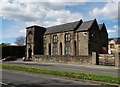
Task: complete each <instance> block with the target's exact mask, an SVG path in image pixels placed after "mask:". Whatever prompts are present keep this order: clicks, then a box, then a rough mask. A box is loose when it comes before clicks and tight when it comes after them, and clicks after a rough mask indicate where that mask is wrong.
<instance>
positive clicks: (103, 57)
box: [99, 54, 115, 65]
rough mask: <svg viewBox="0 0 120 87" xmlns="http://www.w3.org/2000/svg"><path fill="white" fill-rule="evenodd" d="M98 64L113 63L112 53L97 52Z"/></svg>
mask: <svg viewBox="0 0 120 87" xmlns="http://www.w3.org/2000/svg"><path fill="white" fill-rule="evenodd" d="M99 64H101V65H115V55H113V54H99Z"/></svg>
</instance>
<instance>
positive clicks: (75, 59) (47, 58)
mask: <svg viewBox="0 0 120 87" xmlns="http://www.w3.org/2000/svg"><path fill="white" fill-rule="evenodd" d="M33 61H37V62H48V63H71V64H72V63H73V64H91V63H92V59H91V56H64V55H59V56H58V55H57V56H55V55H54V56H53V55H34V57H33Z"/></svg>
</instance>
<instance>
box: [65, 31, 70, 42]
mask: <svg viewBox="0 0 120 87" xmlns="http://www.w3.org/2000/svg"><path fill="white" fill-rule="evenodd" d="M65 41H70V34H69V33H68V34H65Z"/></svg>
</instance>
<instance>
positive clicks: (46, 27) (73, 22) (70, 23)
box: [46, 19, 82, 28]
mask: <svg viewBox="0 0 120 87" xmlns="http://www.w3.org/2000/svg"><path fill="white" fill-rule="evenodd" d="M80 21H82V19H80V20H79V21H74V22H68V23H63V24H58V25H53V26H50V27H56V26H62V25H66V24H71V23H75V22H80ZM50 27H46V28H50Z"/></svg>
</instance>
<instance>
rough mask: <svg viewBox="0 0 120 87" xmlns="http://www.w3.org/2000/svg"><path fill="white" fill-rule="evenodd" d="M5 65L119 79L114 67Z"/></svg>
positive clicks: (37, 64)
mask: <svg viewBox="0 0 120 87" xmlns="http://www.w3.org/2000/svg"><path fill="white" fill-rule="evenodd" d="M3 64H9V65H18V66H26V67H36V68H42V69H51V70H58V71H69V72H79V73H88V74H97V75H105V76H116V77H118V76H119V75H118V69H117V68H115V67H113V66H99V65H98V66H93V65H72V64H52V63H51V64H50V63H33V62H4V63H3Z"/></svg>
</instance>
